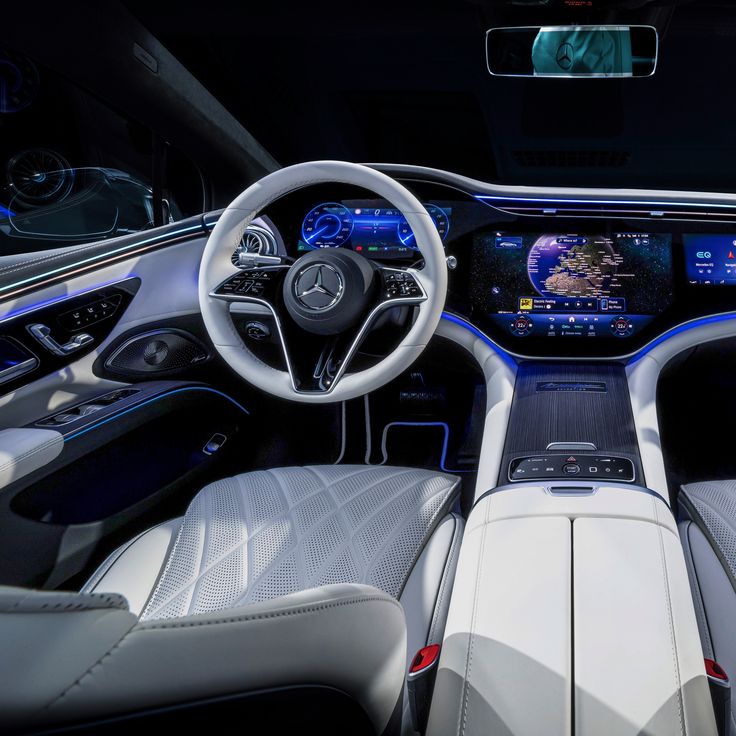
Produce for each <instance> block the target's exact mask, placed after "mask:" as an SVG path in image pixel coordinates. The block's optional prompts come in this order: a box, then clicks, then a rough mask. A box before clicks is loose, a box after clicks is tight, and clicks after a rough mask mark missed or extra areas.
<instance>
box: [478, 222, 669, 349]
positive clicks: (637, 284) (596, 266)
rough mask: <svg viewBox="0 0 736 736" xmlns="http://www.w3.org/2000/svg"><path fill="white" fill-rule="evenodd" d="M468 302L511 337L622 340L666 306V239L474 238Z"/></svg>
mask: <svg viewBox="0 0 736 736" xmlns="http://www.w3.org/2000/svg"><path fill="white" fill-rule="evenodd" d="M474 251H475V252H474V256H475V257H474V265H475V266H476V268H475V269H474V272H473V279H472V287H471V289H472V297H473V301H474V303H475V304H476V306H478V307H480V308H481V309H482V310H483V312H484V313H485V314H487V315H488V316H489V317H491V319H493V321H494V322H496V323H497V324H499V325H500V326H503V327H505V328H507V329H509V330H510V331H511V333H512V334H514V335H517V336H519V337H524V336H527V335H531V334H534V335H541V336H547V337H584V338H592V337H629V336H630V335H632V334H634V333H635V332H637V331H639V330H640V329H641V328H642V327H644V326H645V325H646V324H648V322H650V321H651V320H652V319H653V318H654V317H655V316H656V315H658V314H660V313H661V312H662V311H663V310H664V309H665V308H666V307H667V306H668V305H669V303H670V301H671V300H672V283H673V280H672V236H671V235H669V234H659V233H658V234H653V233H630V232H618V233H613V234H610V235H604V234H581V233H566V234H560V233H541V234H528V233H523V234H512V233H505V232H489V233H483V234H480V235H477V236H476V238H475V244H474Z"/></svg>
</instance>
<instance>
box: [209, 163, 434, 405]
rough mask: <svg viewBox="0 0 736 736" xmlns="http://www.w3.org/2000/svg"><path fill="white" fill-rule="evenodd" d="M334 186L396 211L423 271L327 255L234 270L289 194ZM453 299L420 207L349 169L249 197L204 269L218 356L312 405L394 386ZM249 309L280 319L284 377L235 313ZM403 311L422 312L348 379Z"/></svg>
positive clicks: (236, 205)
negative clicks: (382, 322)
mask: <svg viewBox="0 0 736 736" xmlns="http://www.w3.org/2000/svg"><path fill="white" fill-rule="evenodd" d="M332 183H340V184H350V185H354V186H358V187H362V188H363V189H367V190H369V191H371V192H374V193H375V194H376V195H378V196H379V197H381V198H382V199H385V200H387V201H388V202H390V203H391V204H392V205H393V207H395V208H396V209H398V210H399V211H400V212H401V214H402V215H403V216H404V217H405V218H406V220H407V222H408V224H409V227H410V228H411V230H412V232H413V233H414V238H415V241H416V247H417V248H418V250H419V253H420V254H421V255H422V257H423V259H424V266H423V267H422V268H421V269H415V268H392V267H387V266H380V265H377V264H375V263H374V262H372V261H370V260H368V259H367V258H365V257H363V256H362V255H360V254H359V253H357V252H355V251H353V250H348V249H346V248H323V249H318V250H314V251H310V252H309V253H307V254H306V255H303V256H301V257H300V258H299V259H297V260H296V261H295V262H294V263H292V264H291V265H287V264H283V263H274V264H273V265H264V264H263V263H262V262H261V261H265V260H266V259H260V261H259V260H258V259H255V264H256V265H254V267H252V268H247V269H246V270H243V269H238V270H237V271H235V267H234V266H233V263H232V261H231V256H232V253H233V251H234V250H235V249H236V248H237V247H238V244H239V243H240V241H241V239H242V237H243V235H244V233H245V230H246V228H247V227H248V225H249V224H250V223H251V222H252V220H253V219H254V218H255V217H256V216H257V215H258V214H259V212H261V211H262V210H263V209H264V208H265V207H267V206H268V205H269V204H271V203H272V202H274V201H275V200H277V199H279V198H280V197H283V196H284V195H286V194H289V193H290V192H293V191H296V190H298V189H301V188H303V187H307V186H311V185H313V184H332ZM446 293H447V265H446V262H445V252H444V248H443V245H442V240H441V239H440V236H439V233H438V232H437V229H436V227H435V225H434V223H433V221H432V218H431V217H430V216H429V214H428V213H427V211H426V210H425V209H424V207H423V206H422V204H421V203H420V202H419V200H418V199H417V198H416V197H415V196H414V195H413V194H412V193H411V192H409V190H407V189H406V188H405V187H403V186H402V185H401V184H399V183H398V182H397V181H396V180H394V179H392V178H390V177H388V176H386V175H385V174H383V173H381V172H379V171H376V170H375V169H371V168H368V167H367V166H361V165H359V164H353V163H347V162H344V161H315V162H309V163H303V164H297V165H295V166H289V167H287V168H284V169H280V170H278V171H276V172H274V173H272V174H269V175H268V176H266V177H264V178H263V179H261V180H260V181H257V182H256V183H255V184H253V185H252V186H250V187H249V188H248V189H246V190H245V191H244V192H243V193H242V194H241V195H240V196H238V198H237V199H235V201H234V202H233V203H232V204H231V205H229V206H228V207H227V208H226V209H225V210H224V211H223V213H222V215H221V216H220V219H219V220H218V222H217V224H216V225H215V228H214V230H213V231H212V234H211V235H210V237H209V240H208V242H207V245H206V247H205V249H204V252H203V254H202V263H201V266H200V271H199V303H200V307H201V310H202V317H203V318H204V323H205V326H206V328H207V331H208V332H209V335H210V338H211V339H212V342H213V343H214V345H215V348H216V349H217V351H218V352H219V353H220V355H221V356H222V357H223V358H224V359H225V361H226V362H227V363H228V364H229V365H230V367H231V368H233V370H235V372H236V373H238V374H239V375H240V376H242V377H243V378H244V379H245V380H247V381H249V382H250V383H252V384H253V385H254V386H256V387H258V388H259V389H261V390H262V391H265V392H267V393H269V394H273V395H274V396H278V397H280V398H283V399H291V400H294V401H301V402H308V403H327V402H335V401H344V400H347V399H352V398H356V397H358V396H362V395H364V394H366V393H368V392H370V391H372V390H374V389H376V388H379V387H380V386H383V385H384V384H386V383H388V382H389V381H391V380H392V379H393V378H396V376H398V375H399V374H400V373H402V372H403V371H404V370H406V369H407V368H408V367H409V366H410V365H411V364H412V363H413V362H414V361H415V360H416V359H417V357H418V356H419V355H420V353H421V352H422V350H423V349H424V348H425V347H426V345H427V343H428V342H429V340H430V338H431V337H432V335H433V334H434V332H435V330H436V328H437V325H438V324H439V321H440V318H441V316H442V309H443V307H444V304H445V297H446ZM242 302H249V303H251V304H258V305H260V307H261V309H262V308H263V307H265V308H267V309H268V310H269V311H270V312H271V314H272V315H273V321H274V324H275V327H276V330H277V331H278V337H279V343H280V346H281V350H282V352H283V364H284V365H285V368H286V370H279V369H278V368H273V367H271V366H270V365H267V364H266V363H264V362H263V361H262V360H260V359H259V358H258V357H257V356H256V355H255V354H254V353H253V352H251V350H250V349H249V348H248V347H247V346H246V345H245V343H244V342H243V339H242V338H241V336H240V333H239V332H238V331H237V329H236V327H235V324H234V323H233V316H232V314H231V312H233V311H237V309H238V307H237V305H238V303H242ZM400 306H411V307H413V308H414V307H416V309H415V311H416V313H417V314H416V317H415V319H414V321H413V323H412V325H411V327H410V328H409V329H408V331H407V332H406V334H405V335H404V336H403V338H402V339H401V340H400V341H399V342H398V344H397V345H396V346H395V347H394V348H393V350H392V351H391V352H390V353H389V354H388V355H387V356H385V357H384V358H383V359H381V360H380V361H379V362H378V363H376V364H374V365H371V366H370V367H368V368H366V369H365V370H360V371H356V372H353V373H348V367H349V364H350V362H351V360H352V359H353V357H354V356H355V354H356V352H357V351H358V348H359V347H360V344H361V342H362V341H363V339H364V338H365V336H366V335H367V334H368V332H369V331H370V329H371V326H373V325H374V324H375V322H376V319H377V318H378V317H379V316H380V314H381V313H383V312H385V310H387V309H390V308H392V307H400ZM241 309H242V308H241Z"/></svg>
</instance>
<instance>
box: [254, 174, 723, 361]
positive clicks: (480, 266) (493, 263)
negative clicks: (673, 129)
mask: <svg viewBox="0 0 736 736" xmlns="http://www.w3.org/2000/svg"><path fill="white" fill-rule="evenodd" d="M397 178H399V179H400V180H402V183H404V184H405V185H406V186H407V187H408V188H409V189H411V190H412V191H413V193H414V194H415V195H416V196H417V198H418V199H419V200H420V201H421V202H422V203H423V205H424V207H425V209H426V210H427V212H428V214H429V215H430V217H431V218H432V220H433V222H434V224H435V227H436V228H437V231H438V233H439V235H440V237H441V238H442V241H443V244H444V247H445V252H446V254H447V256H448V257H449V256H452V258H451V259H450V261H451V263H452V267H451V268H450V270H449V290H448V298H447V303H446V307H445V313H446V316H447V317H448V318H449V319H455V320H459V321H461V322H463V323H465V324H466V325H467V326H468V327H469V328H471V329H475V330H478V331H480V332H482V333H483V334H484V335H486V336H487V337H488V338H490V339H491V340H492V341H493V342H495V343H496V344H497V345H498V346H500V347H501V348H503V349H504V350H506V351H507V352H509V353H511V354H513V355H515V356H517V357H522V358H523V357H529V358H540V357H551V358H609V359H618V358H624V357H628V356H632V355H635V354H636V353H637V352H638V351H640V350H641V349H642V348H644V347H645V346H646V345H648V344H649V343H651V342H652V341H653V340H656V339H657V338H658V337H659V336H661V335H662V334H663V333H665V332H667V331H669V330H672V329H674V328H676V327H678V326H679V325H681V324H683V323H687V322H691V321H693V320H698V319H700V318H704V317H709V316H712V315H719V314H723V313H728V312H735V313H736V223H733V222H730V221H726V220H724V221H721V222H719V221H718V219H717V218H715V217H713V219H711V218H710V216H700V214H699V213H696V214H697V215H698V217H697V218H696V217H695V216H694V215H693V216H692V217H690V216H688V217H683V216H678V217H672V218H671V219H670V218H668V217H666V216H662V213H661V212H659V213H652V214H651V216H648V215H647V216H642V215H641V214H640V213H641V212H642V211H643V208H640V209H639V210H638V211H636V210H633V209H632V210H631V211H629V210H626V215H630V216H626V215H624V216H622V214H620V211H619V210H616V211H615V213H614V211H613V210H610V212H611V215H610V216H609V215H608V214H607V210H606V209H605V208H604V207H600V206H596V207H595V208H594V207H590V208H588V209H585V208H586V206H587V203H584V204H578V205H576V206H577V207H578V208H579V210H580V211H579V212H576V213H575V216H567V215H563V214H562V213H559V212H557V211H555V210H548V209H538V210H535V211H534V214H533V215H532V214H526V211H527V210H531V207H529V208H524V207H521V206H517V207H516V210H514V211H511V210H510V209H507V208H506V207H505V206H499V205H497V204H496V203H495V202H493V201H489V200H491V199H492V198H490V197H488V198H484V197H482V196H473V195H471V194H470V193H468V192H466V191H463V190H461V189H460V188H458V187H456V186H451V185H448V184H444V183H441V182H438V181H422V180H418V179H402V178H401V177H397ZM515 206H516V205H515ZM272 209H273V211H269V212H268V213H267V214H268V216H269V218H270V219H271V221H272V222H273V223H274V225H275V227H276V228H277V230H278V233H279V239H280V241H282V248H281V250H282V251H283V252H284V253H285V254H286V255H288V256H289V257H291V258H298V257H299V256H301V255H303V254H304V253H305V252H308V251H311V250H315V249H319V248H349V249H351V250H354V251H355V252H357V253H361V254H362V255H364V256H365V257H367V258H369V259H371V260H372V261H373V262H375V263H377V264H380V263H382V262H385V263H387V264H394V265H396V266H399V267H401V266H408V265H412V266H419V267H421V255H420V253H419V251H418V249H417V247H416V243H415V241H414V235H413V233H412V232H411V228H410V227H409V225H408V223H407V222H406V219H405V218H404V217H403V216H402V215H401V213H400V212H399V211H398V210H397V209H396V208H394V207H392V206H391V204H390V203H388V202H386V201H385V200H380V199H376V198H375V195H371V193H369V192H365V191H364V190H360V189H357V188H354V187H347V186H342V185H320V186H318V187H309V188H306V189H304V190H300V191H299V192H298V193H293V194H292V195H288V196H287V197H285V198H284V200H281V201H280V202H279V203H277V204H276V205H274V207H273V208H272ZM687 214H688V215H690V213H687Z"/></svg>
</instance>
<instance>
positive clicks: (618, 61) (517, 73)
mask: <svg viewBox="0 0 736 736" xmlns="http://www.w3.org/2000/svg"><path fill="white" fill-rule="evenodd" d="M658 46H659V41H658V36H657V30H656V28H653V27H652V26H527V27H519V28H491V29H490V30H489V31H488V32H487V33H486V61H487V64H488V71H489V72H490V73H491V74H493V75H494V76H500V77H562V78H578V77H588V78H591V77H650V76H652V74H654V70H655V68H656V66H657V51H658Z"/></svg>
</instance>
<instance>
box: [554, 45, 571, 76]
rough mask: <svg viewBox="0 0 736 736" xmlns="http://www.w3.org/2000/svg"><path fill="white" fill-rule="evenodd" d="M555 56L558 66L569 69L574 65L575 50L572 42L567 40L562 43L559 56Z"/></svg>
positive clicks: (558, 50) (558, 51)
mask: <svg viewBox="0 0 736 736" xmlns="http://www.w3.org/2000/svg"><path fill="white" fill-rule="evenodd" d="M555 58H556V59H557V66H559V67H560V69H564V70H565V71H567V70H568V69H569V68H570V67H571V66H572V62H573V59H574V58H575V51H574V49H573V47H572V44H570V43H567V42H565V43H561V44H560V47H559V48H558V49H557V56H556V57H555Z"/></svg>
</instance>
